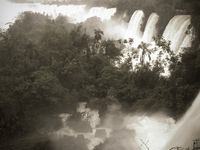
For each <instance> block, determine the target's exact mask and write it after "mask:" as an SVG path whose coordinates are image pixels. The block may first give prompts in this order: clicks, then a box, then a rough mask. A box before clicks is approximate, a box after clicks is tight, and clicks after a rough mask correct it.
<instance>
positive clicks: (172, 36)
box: [163, 15, 190, 54]
mask: <svg viewBox="0 0 200 150" xmlns="http://www.w3.org/2000/svg"><path fill="white" fill-rule="evenodd" d="M189 24H190V16H189V15H178V16H174V17H173V18H172V19H171V20H170V22H169V23H168V25H167V27H166V28H165V31H164V33H163V37H164V38H165V39H166V40H169V41H171V42H172V43H171V46H170V47H171V50H173V51H174V52H175V54H177V53H178V50H179V48H180V46H181V44H182V42H183V40H184V38H185V37H186V34H185V32H186V31H187V27H188V25H189Z"/></svg>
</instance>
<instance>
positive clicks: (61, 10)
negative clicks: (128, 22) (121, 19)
mask: <svg viewBox="0 0 200 150" xmlns="http://www.w3.org/2000/svg"><path fill="white" fill-rule="evenodd" d="M8 8H9V10H12V11H9V13H8V10H7V9H8ZM24 11H32V12H37V13H41V14H48V15H50V16H52V17H53V18H56V17H57V16H58V15H60V14H61V15H64V16H67V17H69V19H70V21H71V22H72V23H80V22H84V21H85V20H86V19H88V18H90V17H93V16H96V17H99V18H100V19H101V20H109V19H110V18H111V16H113V15H114V14H115V12H116V8H104V7H94V8H91V9H90V10H89V11H87V10H86V5H60V6H59V5H54V4H52V5H47V4H46V5H44V4H41V3H11V2H9V1H8V0H3V1H2V2H1V9H0V14H3V15H2V16H0V25H1V26H0V27H1V28H8V25H7V26H6V25H5V24H6V23H8V22H14V21H15V20H16V17H17V16H16V15H17V14H19V13H21V12H24Z"/></svg>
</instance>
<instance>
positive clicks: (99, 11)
mask: <svg viewBox="0 0 200 150" xmlns="http://www.w3.org/2000/svg"><path fill="white" fill-rule="evenodd" d="M115 12H116V8H110V9H107V8H105V7H93V8H91V9H90V10H89V12H88V15H87V18H90V17H94V16H96V17H99V18H101V19H103V20H104V19H107V20H109V19H110V18H111V16H113V15H114V14H115Z"/></svg>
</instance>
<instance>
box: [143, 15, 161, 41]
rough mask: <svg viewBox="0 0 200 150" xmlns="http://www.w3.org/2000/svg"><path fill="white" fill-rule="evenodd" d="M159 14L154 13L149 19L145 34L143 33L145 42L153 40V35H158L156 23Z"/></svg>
mask: <svg viewBox="0 0 200 150" xmlns="http://www.w3.org/2000/svg"><path fill="white" fill-rule="evenodd" d="M158 19H159V16H158V15H157V14H156V13H152V14H151V15H150V16H149V18H148V21H147V24H146V27H145V30H144V34H143V41H144V42H145V43H150V42H152V38H153V36H156V33H157V30H156V23H157V22H158Z"/></svg>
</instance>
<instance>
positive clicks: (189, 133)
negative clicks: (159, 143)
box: [164, 94, 200, 150]
mask: <svg viewBox="0 0 200 150" xmlns="http://www.w3.org/2000/svg"><path fill="white" fill-rule="evenodd" d="M199 108H200V94H199V95H198V96H197V98H196V99H195V100H194V102H193V104H192V106H191V107H190V108H189V109H188V111H187V112H186V114H185V115H184V116H183V118H182V119H181V120H180V121H179V122H178V123H177V124H176V126H175V128H174V129H173V130H172V132H171V137H169V141H168V143H167V144H166V146H165V147H164V150H168V149H170V148H171V147H184V148H187V147H188V146H190V147H192V145H191V144H192V140H195V139H198V138H200V109H199Z"/></svg>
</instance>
